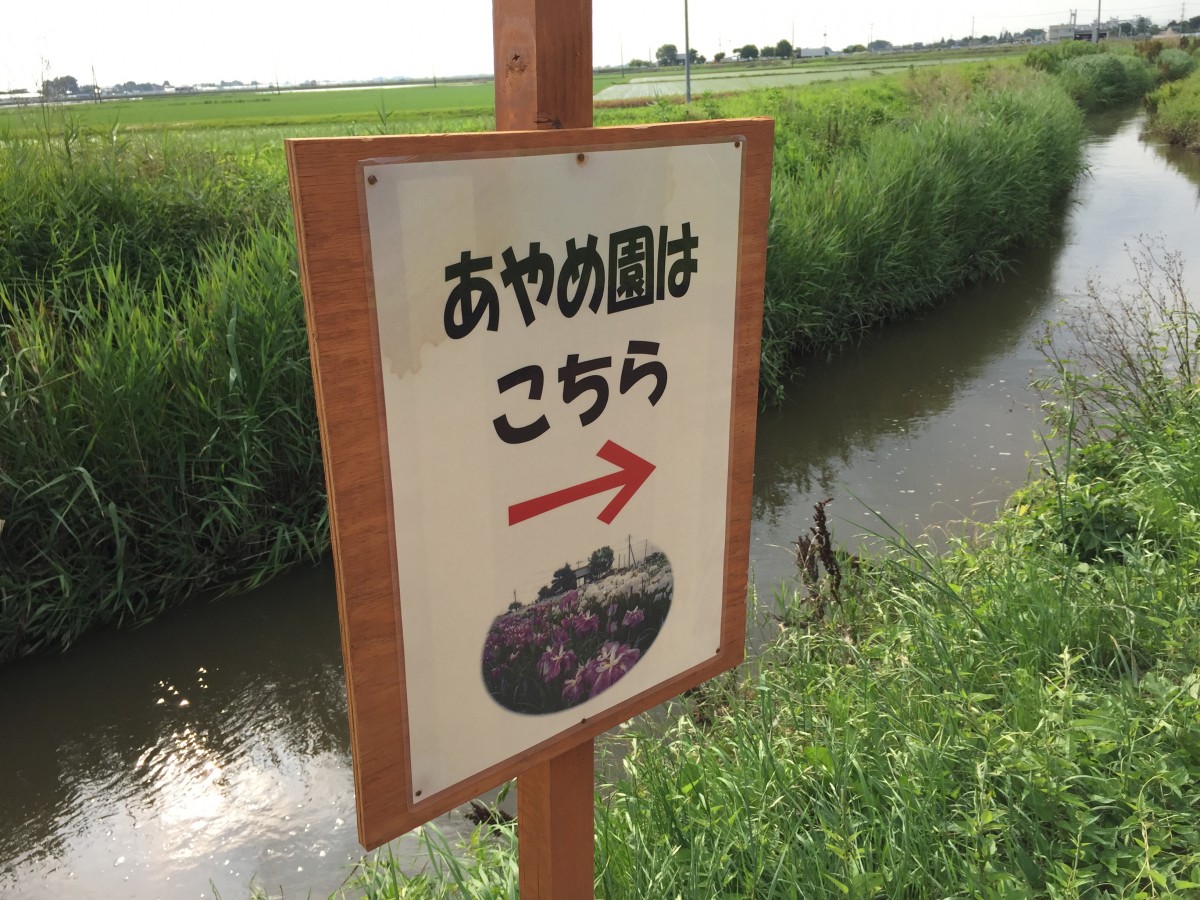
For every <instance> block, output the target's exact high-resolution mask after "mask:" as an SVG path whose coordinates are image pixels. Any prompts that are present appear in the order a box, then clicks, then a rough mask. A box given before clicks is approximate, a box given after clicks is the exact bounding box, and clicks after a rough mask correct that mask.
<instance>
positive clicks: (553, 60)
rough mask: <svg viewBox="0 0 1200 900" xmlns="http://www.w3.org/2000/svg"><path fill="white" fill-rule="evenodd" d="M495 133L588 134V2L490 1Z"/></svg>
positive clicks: (589, 111) (590, 75) (589, 14)
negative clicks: (570, 131) (566, 130)
mask: <svg viewBox="0 0 1200 900" xmlns="http://www.w3.org/2000/svg"><path fill="white" fill-rule="evenodd" d="M492 41H493V45H494V49H495V63H496V130H497V131H526V130H533V129H539V128H590V127H591V125H592V0H492Z"/></svg>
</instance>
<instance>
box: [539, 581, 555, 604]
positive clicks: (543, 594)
mask: <svg viewBox="0 0 1200 900" xmlns="http://www.w3.org/2000/svg"><path fill="white" fill-rule="evenodd" d="M553 596H554V589H553V588H551V587H550V585H548V584H543V585H542V586H541V587H540V588H538V599H539V600H545V599H546V598H547V597H553Z"/></svg>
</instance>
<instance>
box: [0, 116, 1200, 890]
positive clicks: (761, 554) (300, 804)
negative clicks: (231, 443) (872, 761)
mask: <svg viewBox="0 0 1200 900" xmlns="http://www.w3.org/2000/svg"><path fill="white" fill-rule="evenodd" d="M1139 127H1140V126H1139V123H1138V122H1137V121H1136V120H1134V119H1132V118H1130V116H1129V115H1125V116H1115V117H1109V118H1106V119H1101V120H1097V123H1096V135H1095V137H1094V139H1093V140H1092V142H1091V144H1090V147H1089V150H1088V155H1089V160H1090V165H1091V168H1092V177H1091V178H1090V179H1088V180H1086V181H1085V182H1084V183H1083V184H1081V185H1080V188H1079V190H1078V192H1077V197H1076V203H1075V204H1074V205H1073V207H1072V209H1071V211H1070V213H1069V215H1068V217H1067V220H1066V223H1065V225H1064V227H1063V231H1062V234H1061V235H1060V237H1059V240H1058V241H1057V242H1056V246H1055V248H1054V249H1051V250H1045V251H1038V252H1035V253H1030V254H1026V255H1025V256H1024V257H1023V258H1022V259H1021V261H1020V262H1019V264H1018V265H1017V266H1016V267H1015V268H1014V270H1013V271H1012V272H1011V273H1009V275H1008V276H1007V277H1006V278H1005V280H1004V281H1003V282H1002V283H999V284H994V285H987V286H982V287H978V288H975V289H972V290H969V291H966V292H964V293H963V294H962V295H960V296H959V297H957V298H955V299H954V300H953V301H952V302H950V303H948V304H946V305H945V306H943V307H941V308H939V309H938V310H936V311H935V312H933V313H932V314H930V315H929V316H927V317H925V318H924V319H922V320H921V321H918V322H913V323H908V324H905V325H901V326H898V327H894V328H891V329H888V331H887V332H886V333H885V334H881V335H879V336H878V338H876V339H873V340H871V341H868V342H867V343H865V344H864V345H862V346H861V347H859V348H857V349H855V350H853V351H851V352H848V353H846V354H843V355H841V356H839V357H838V358H837V359H836V360H833V361H830V362H828V363H822V364H817V365H809V366H806V367H805V369H804V371H803V372H802V373H800V375H799V377H798V379H797V381H796V383H795V385H794V387H793V391H792V398H793V399H792V400H791V401H790V402H789V403H788V405H786V406H785V407H783V408H782V409H779V410H775V411H772V412H770V413H768V414H766V415H764V416H763V417H762V420H761V422H760V426H759V442H758V452H757V461H756V478H755V482H756V483H755V501H754V502H755V524H754V528H753V534H752V540H753V545H752V559H753V564H754V568H755V575H756V581H757V583H758V585H759V587H760V592H762V593H765V594H767V595H768V596H769V594H770V592H771V590H772V588H773V586H774V585H777V584H779V583H780V582H781V581H784V580H786V579H788V578H790V577H791V575H792V567H791V550H790V547H789V545H790V543H791V542H792V541H794V540H795V538H796V536H797V535H798V534H799V533H800V532H801V531H803V530H804V529H805V528H807V527H808V525H809V524H810V522H811V507H812V504H813V503H814V502H815V501H817V500H820V499H824V498H826V497H834V498H835V502H834V504H833V505H832V506H831V507H830V513H831V517H832V519H833V526H834V530H835V536H836V537H837V538H838V539H840V540H842V541H844V542H846V543H851V544H852V543H854V542H855V541H856V540H857V538H856V535H858V534H860V533H861V532H863V531H864V530H869V529H874V530H878V529H880V528H882V527H883V525H882V523H883V522H884V521H885V520H886V522H888V523H892V524H894V525H896V526H897V527H901V528H903V529H905V530H906V531H907V532H909V533H910V534H913V535H915V534H917V533H919V532H920V531H921V530H922V529H927V528H934V529H936V528H937V527H944V526H946V525H948V524H950V523H954V522H956V521H960V520H963V519H979V518H985V517H986V516H987V515H988V514H989V511H990V510H993V509H994V508H995V505H996V503H997V502H999V501H1000V500H1001V499H1002V498H1003V497H1004V496H1005V495H1006V494H1007V493H1008V492H1009V491H1010V490H1011V489H1012V487H1013V486H1015V485H1016V484H1018V483H1020V481H1021V480H1022V479H1023V478H1024V476H1025V473H1026V469H1027V465H1028V463H1027V459H1026V455H1027V454H1028V453H1031V452H1036V450H1037V447H1038V441H1037V438H1036V436H1035V433H1036V430H1037V427H1038V425H1039V422H1040V416H1039V413H1038V409H1037V400H1036V397H1035V396H1034V395H1033V394H1032V393H1031V392H1030V391H1029V390H1028V389H1027V388H1026V385H1027V383H1028V382H1029V379H1030V373H1031V371H1032V370H1035V369H1036V368H1037V367H1038V366H1039V364H1040V363H1041V358H1040V356H1039V355H1038V353H1037V352H1036V351H1035V349H1034V348H1033V345H1032V341H1033V339H1034V338H1035V337H1036V336H1037V335H1038V334H1039V333H1040V332H1041V330H1042V323H1043V321H1044V320H1046V319H1055V318H1062V317H1067V316H1070V315H1071V314H1072V313H1073V311H1074V310H1076V309H1078V308H1079V307H1080V306H1082V305H1084V304H1085V303H1086V302H1088V301H1087V300H1086V295H1085V293H1084V291H1083V286H1084V284H1085V282H1086V280H1087V278H1088V277H1089V276H1093V277H1096V278H1099V279H1101V280H1103V281H1104V282H1106V283H1110V282H1111V283H1114V284H1115V283H1118V282H1121V281H1123V280H1126V279H1128V278H1129V277H1130V276H1131V274H1132V269H1131V267H1130V265H1129V263H1128V260H1127V258H1126V255H1125V249H1124V247H1125V245H1126V244H1128V243H1132V242H1135V241H1136V239H1137V236H1138V235H1139V234H1142V233H1146V234H1161V235H1163V236H1164V238H1165V240H1166V242H1167V244H1168V246H1170V247H1173V248H1175V249H1179V250H1183V251H1185V252H1194V248H1197V247H1200V156H1185V155H1179V154H1174V153H1172V152H1170V151H1167V150H1165V149H1163V148H1160V147H1156V146H1153V145H1149V144H1144V143H1142V142H1140V141H1139V140H1138V137H1137V134H1138V131H1139ZM1195 265H1196V264H1195V263H1193V264H1192V269H1191V271H1193V272H1194V271H1195ZM0 722H3V729H4V730H3V736H4V737H3V740H2V741H0V896H5V897H19V898H41V897H46V898H60V897H82V898H90V897H95V898H114V897H131V898H152V897H212V896H215V892H219V893H220V895H221V896H224V897H226V898H238V897H244V896H246V894H247V891H248V887H249V885H250V884H251V883H252V882H253V883H255V884H258V885H261V886H263V887H265V888H267V889H269V890H270V891H271V892H272V893H278V892H279V890H280V889H281V888H282V889H283V890H284V892H285V894H286V896H289V897H303V896H306V895H307V894H308V892H309V891H310V890H311V891H312V895H313V896H314V897H317V896H324V895H325V894H326V893H328V892H329V891H331V890H334V889H336V888H337V887H338V886H339V885H340V884H341V883H342V881H343V880H344V879H345V877H346V876H347V875H348V874H349V872H350V870H351V867H352V865H353V862H354V861H355V860H357V858H358V857H359V850H358V846H357V843H356V839H355V827H354V801H353V785H352V781H351V775H350V768H349V738H348V734H347V726H346V710H345V695H344V688H343V684H342V671H341V655H340V645H339V640H338V632H337V614H336V603H335V599H334V589H333V577H332V571H331V569H330V567H329V566H328V565H326V566H322V567H320V568H318V569H316V570H306V571H301V572H297V573H293V574H292V575H290V576H287V577H286V578H284V579H280V580H278V581H276V582H274V583H272V584H271V585H270V586H268V587H267V588H266V589H264V590H261V591H257V592H255V593H253V594H250V595H247V596H245V597H240V598H237V599H231V600H225V601H221V602H218V603H204V602H200V603H193V604H191V605H189V606H188V607H186V608H184V609H180V610H177V611H175V612H174V613H172V614H169V615H168V616H166V617H164V618H163V619H161V620H159V621H157V622H155V623H154V624H153V625H150V626H147V627H145V628H143V629H140V630H137V631H133V632H129V633H124V634H104V635H98V636H95V637H93V638H91V639H89V640H87V641H85V642H84V643H83V644H82V645H81V646H80V647H78V648H77V649H75V650H73V651H72V652H71V653H70V654H67V655H65V656H62V657H58V656H47V657H43V658H40V659H37V660H33V661H28V662H25V663H21V664H17V665H14V666H10V667H8V668H6V669H3V670H0ZM464 739H472V737H471V736H470V735H469V734H466V735H464ZM440 824H441V826H442V828H443V830H445V831H448V832H450V833H451V837H452V836H453V832H455V831H460V832H465V831H466V830H467V829H469V827H470V825H469V823H467V822H466V821H465V819H464V818H463V816H462V815H461V814H460V813H455V814H451V815H450V816H447V817H445V818H444V819H443V820H442V821H441V823H440ZM396 850H397V853H398V854H399V856H400V857H401V859H402V860H407V861H409V864H410V865H413V864H416V862H415V861H416V860H418V859H419V856H418V853H417V847H416V844H415V840H414V839H413V838H411V837H406V838H405V839H403V840H402V841H400V842H399V843H398V844H397V847H396Z"/></svg>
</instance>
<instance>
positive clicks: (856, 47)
mask: <svg viewBox="0 0 1200 900" xmlns="http://www.w3.org/2000/svg"><path fill="white" fill-rule="evenodd" d="M842 52H843V53H866V52H867V48H866V47H864V46H863V45H862V44H851V45H850V46H849V47H847V48H846V49H845V50H843V51H842Z"/></svg>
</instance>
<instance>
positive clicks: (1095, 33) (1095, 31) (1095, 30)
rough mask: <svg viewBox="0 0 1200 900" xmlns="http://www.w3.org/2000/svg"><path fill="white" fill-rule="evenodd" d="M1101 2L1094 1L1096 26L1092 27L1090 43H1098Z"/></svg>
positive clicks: (1100, 0)
mask: <svg viewBox="0 0 1200 900" xmlns="http://www.w3.org/2000/svg"><path fill="white" fill-rule="evenodd" d="M1102 2H1103V0H1096V24H1095V25H1093V26H1092V43H1093V44H1098V43H1100V4H1101V3H1102Z"/></svg>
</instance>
